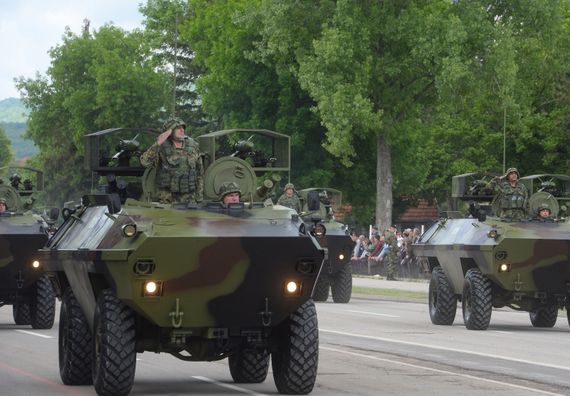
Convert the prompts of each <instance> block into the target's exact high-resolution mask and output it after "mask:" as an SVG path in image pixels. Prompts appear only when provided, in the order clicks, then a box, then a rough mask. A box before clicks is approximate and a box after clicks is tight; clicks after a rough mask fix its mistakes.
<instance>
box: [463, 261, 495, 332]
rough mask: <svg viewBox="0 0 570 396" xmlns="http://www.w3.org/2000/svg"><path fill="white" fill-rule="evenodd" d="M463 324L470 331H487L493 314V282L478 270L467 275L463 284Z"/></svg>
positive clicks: (473, 269) (472, 269)
mask: <svg viewBox="0 0 570 396" xmlns="http://www.w3.org/2000/svg"><path fill="white" fill-rule="evenodd" d="M462 309H463V322H465V327H467V329H469V330H486V329H487V327H489V323H490V322H491V313H492V312H493V290H492V287H491V282H490V281H489V279H487V277H486V276H485V275H483V274H482V273H481V271H479V270H478V269H476V268H471V269H470V270H468V271H467V273H466V274H465V282H464V283H463V298H462Z"/></svg>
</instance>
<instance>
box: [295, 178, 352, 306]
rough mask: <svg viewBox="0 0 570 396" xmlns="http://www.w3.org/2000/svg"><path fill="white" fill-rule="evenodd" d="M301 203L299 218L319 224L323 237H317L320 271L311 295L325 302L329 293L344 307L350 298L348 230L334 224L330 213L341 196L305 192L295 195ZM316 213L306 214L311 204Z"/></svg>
mask: <svg viewBox="0 0 570 396" xmlns="http://www.w3.org/2000/svg"><path fill="white" fill-rule="evenodd" d="M299 195H300V200H301V206H302V208H301V217H302V218H303V219H304V220H305V222H306V223H308V224H310V223H313V222H314V221H316V222H322V224H323V225H324V226H325V227H326V232H325V233H317V235H316V238H317V240H318V241H319V244H320V245H321V246H322V247H324V248H326V256H325V261H324V263H323V269H322V270H321V273H320V274H319V279H318V281H317V284H316V286H315V290H314V291H313V299H314V300H315V301H326V300H327V299H328V297H329V289H330V291H331V294H332V298H333V301H334V302H335V303H348V302H349V301H350V297H351V295H352V264H351V262H350V254H351V252H352V245H353V242H352V239H350V235H349V234H348V227H346V226H345V225H344V224H342V223H340V222H339V221H337V220H335V218H334V212H335V211H336V210H338V208H340V206H341V204H342V193H341V192H340V191H339V190H335V189H334V188H307V189H304V190H300V191H299ZM316 201H318V202H319V205H314V206H316V207H318V208H319V209H318V210H316V211H314V210H310V209H309V206H313V205H312V204H311V203H312V202H316Z"/></svg>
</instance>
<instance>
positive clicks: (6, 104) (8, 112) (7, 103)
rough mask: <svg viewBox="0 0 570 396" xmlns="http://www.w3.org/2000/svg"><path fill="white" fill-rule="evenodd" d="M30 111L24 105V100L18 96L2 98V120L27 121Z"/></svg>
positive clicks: (0, 102)
mask: <svg viewBox="0 0 570 396" xmlns="http://www.w3.org/2000/svg"><path fill="white" fill-rule="evenodd" d="M28 114H30V112H29V111H28V109H26V108H25V107H24V105H23V104H22V101H21V100H20V99H16V98H8V99H4V100H0V122H17V123H20V122H22V123H25V122H26V121H27V120H28Z"/></svg>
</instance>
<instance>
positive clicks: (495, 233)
mask: <svg viewBox="0 0 570 396" xmlns="http://www.w3.org/2000/svg"><path fill="white" fill-rule="evenodd" d="M487 236H488V237H489V238H493V239H497V238H498V237H499V231H497V230H495V229H492V230H490V231H489V232H488V233H487Z"/></svg>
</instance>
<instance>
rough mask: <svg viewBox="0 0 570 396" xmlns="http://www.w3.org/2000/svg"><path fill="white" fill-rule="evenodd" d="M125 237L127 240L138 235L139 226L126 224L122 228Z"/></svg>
mask: <svg viewBox="0 0 570 396" xmlns="http://www.w3.org/2000/svg"><path fill="white" fill-rule="evenodd" d="M122 230H123V235H124V236H126V237H127V238H130V237H132V236H134V235H135V234H136V233H137V225H136V224H125V225H124V226H123V228H122Z"/></svg>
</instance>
